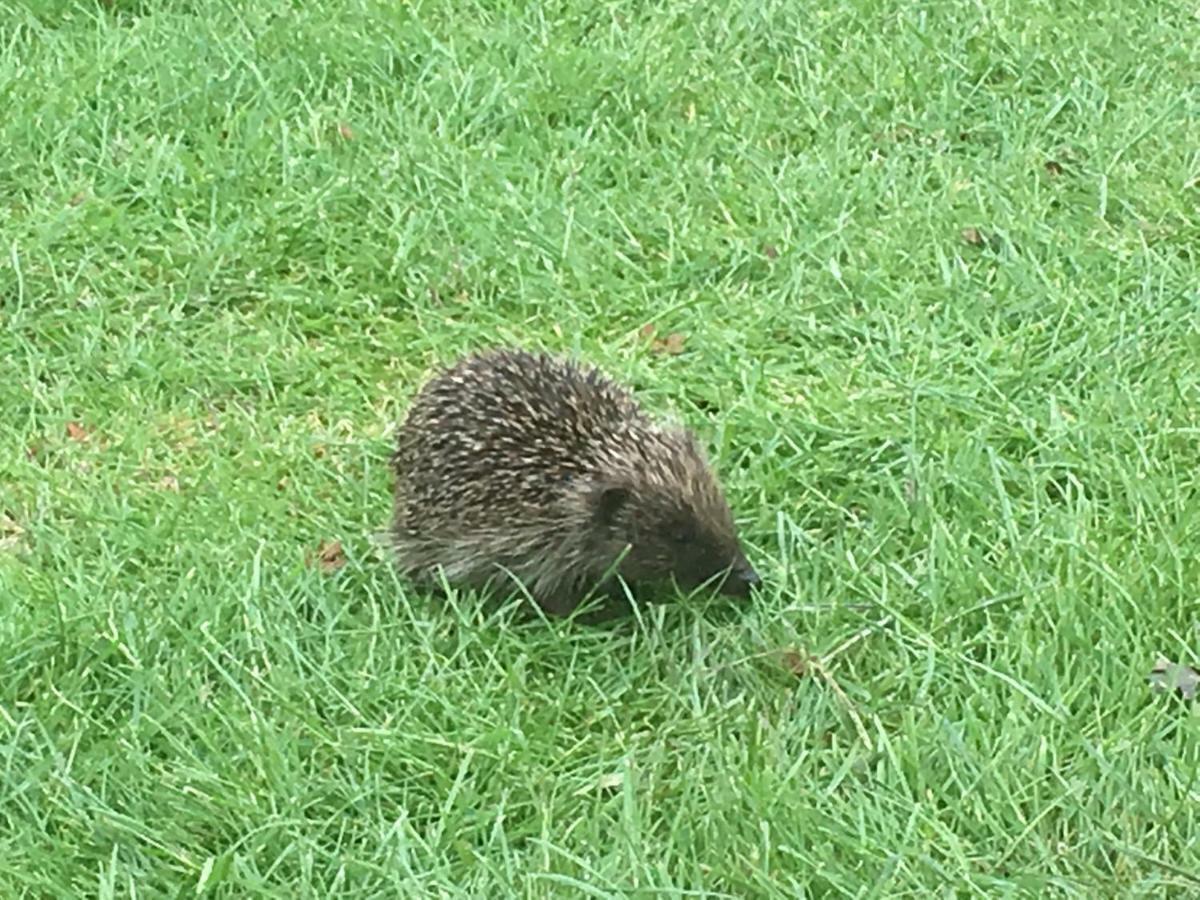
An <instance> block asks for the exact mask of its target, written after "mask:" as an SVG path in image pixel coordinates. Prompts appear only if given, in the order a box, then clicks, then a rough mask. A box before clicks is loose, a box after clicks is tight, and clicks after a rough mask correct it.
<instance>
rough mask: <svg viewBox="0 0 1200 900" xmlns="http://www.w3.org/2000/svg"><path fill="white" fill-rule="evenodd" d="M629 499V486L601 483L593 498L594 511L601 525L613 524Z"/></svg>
mask: <svg viewBox="0 0 1200 900" xmlns="http://www.w3.org/2000/svg"><path fill="white" fill-rule="evenodd" d="M628 500H629V488H627V487H624V486H623V485H619V484H601V485H600V486H599V487H598V488H596V494H595V497H594V499H593V500H592V512H593V514H594V515H595V517H596V521H597V522H599V523H600V524H601V525H612V524H613V522H614V521H615V520H616V518H617V514H618V513H619V512H620V511H621V507H623V506H624V505H625V503H626V502H627V501H628Z"/></svg>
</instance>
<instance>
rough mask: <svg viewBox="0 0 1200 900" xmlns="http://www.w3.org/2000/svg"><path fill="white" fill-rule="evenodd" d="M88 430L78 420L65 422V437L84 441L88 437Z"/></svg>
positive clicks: (80, 441)
mask: <svg viewBox="0 0 1200 900" xmlns="http://www.w3.org/2000/svg"><path fill="white" fill-rule="evenodd" d="M88 436H89V432H88V430H87V429H86V428H84V427H83V426H82V425H80V424H79V423H78V422H68V423H67V437H69V438H70V439H71V440H73V441H78V442H79V443H85V442H86V441H87V439H88Z"/></svg>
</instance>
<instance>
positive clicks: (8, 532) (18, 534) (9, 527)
mask: <svg viewBox="0 0 1200 900" xmlns="http://www.w3.org/2000/svg"><path fill="white" fill-rule="evenodd" d="M24 537H25V529H24V528H22V527H21V526H20V525H18V524H17V521H16V519H14V518H13V517H12V516H10V515H9V514H8V513H0V550H22V549H25V542H24Z"/></svg>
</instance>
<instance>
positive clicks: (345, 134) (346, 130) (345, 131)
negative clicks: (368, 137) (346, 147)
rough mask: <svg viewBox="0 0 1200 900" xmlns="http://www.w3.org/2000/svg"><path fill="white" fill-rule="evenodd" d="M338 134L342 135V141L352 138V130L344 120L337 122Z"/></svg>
mask: <svg viewBox="0 0 1200 900" xmlns="http://www.w3.org/2000/svg"><path fill="white" fill-rule="evenodd" d="M338 134H340V135H341V136H342V140H344V141H352V140H354V132H353V131H352V130H351V128H350V126H349V125H347V124H346V123H345V122H338Z"/></svg>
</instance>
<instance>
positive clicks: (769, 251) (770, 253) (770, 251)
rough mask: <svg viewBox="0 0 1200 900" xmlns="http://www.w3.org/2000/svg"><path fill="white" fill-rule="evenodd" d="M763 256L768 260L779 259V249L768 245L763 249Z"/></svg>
mask: <svg viewBox="0 0 1200 900" xmlns="http://www.w3.org/2000/svg"><path fill="white" fill-rule="evenodd" d="M763 254H764V255H765V256H766V257H767V259H779V248H778V247H776V246H775V245H774V244H767V245H766V246H765V247H763Z"/></svg>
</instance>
